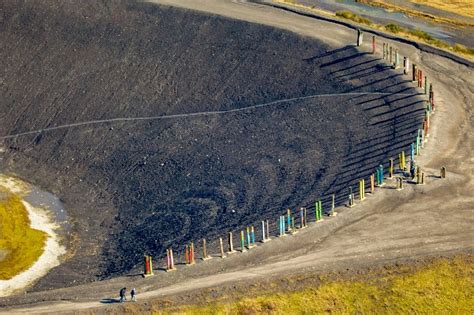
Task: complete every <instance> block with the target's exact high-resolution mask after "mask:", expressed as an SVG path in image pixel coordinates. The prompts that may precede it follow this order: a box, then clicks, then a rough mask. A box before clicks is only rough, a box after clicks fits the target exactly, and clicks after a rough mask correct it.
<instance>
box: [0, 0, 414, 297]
mask: <svg viewBox="0 0 474 315" xmlns="http://www.w3.org/2000/svg"><path fill="white" fill-rule="evenodd" d="M0 17H1V18H0V43H1V44H0V45H1V46H0V147H1V148H2V150H0V152H1V153H0V171H3V172H12V173H15V174H18V175H19V176H20V177H22V178H23V179H25V180H27V181H29V182H32V183H34V184H36V185H38V186H41V187H43V188H45V189H46V190H49V191H52V192H54V193H55V194H56V195H58V196H60V197H61V198H62V199H63V201H64V203H65V205H66V206H67V209H68V211H69V214H70V216H71V218H72V220H73V221H74V231H75V235H74V236H71V239H70V240H69V242H70V248H72V249H74V251H73V252H74V253H75V254H74V255H73V256H72V258H70V259H69V260H68V261H67V262H65V263H64V264H62V265H61V266H59V267H58V268H56V269H55V270H53V271H52V272H51V273H50V274H49V275H48V276H47V277H45V278H44V279H43V280H42V281H40V283H39V284H38V285H37V287H36V288H37V289H42V288H49V287H59V286H63V285H71V284H77V283H79V282H85V281H91V280H94V279H97V278H103V277H109V276H111V275H114V274H123V273H127V272H129V271H130V270H132V269H133V268H134V267H135V266H136V265H137V264H139V263H140V262H141V259H142V255H143V253H144V252H149V253H151V254H153V255H155V256H158V255H162V254H163V251H164V249H165V248H166V247H167V246H169V245H170V244H173V245H183V244H184V242H185V241H189V240H192V239H198V238H200V237H202V236H207V237H209V238H213V237H217V236H218V235H223V233H225V232H227V231H229V230H231V229H237V228H241V227H242V226H244V225H246V224H249V223H252V222H255V221H256V220H260V219H263V218H265V219H267V218H275V217H276V216H277V215H278V213H279V212H280V211H282V210H284V209H285V208H287V207H291V208H295V207H299V206H302V205H310V204H312V203H313V202H314V201H315V200H316V199H318V198H320V197H321V196H327V195H328V194H329V193H333V192H337V193H338V201H339V202H342V199H343V198H345V197H344V195H345V194H346V189H347V186H348V185H349V184H351V183H354V182H355V181H356V180H357V179H358V178H359V177H361V176H367V175H368V174H370V173H372V172H373V168H374V167H375V166H377V165H378V164H379V163H380V161H386V160H387V159H388V157H392V156H393V155H394V154H396V153H398V152H399V151H400V150H401V149H403V148H405V149H406V148H407V147H408V146H409V144H410V143H411V141H412V140H413V134H414V133H416V129H417V128H418V125H419V122H420V120H421V117H422V115H423V102H422V101H420V99H419V98H418V97H417V96H416V95H415V94H416V91H415V90H414V89H412V88H410V85H409V84H408V81H407V80H403V77H402V75H401V74H400V73H398V72H394V71H392V70H391V69H390V68H389V67H387V66H386V65H383V64H381V63H380V60H379V59H377V58H375V57H373V56H370V55H367V54H364V53H360V52H358V51H357V50H356V49H355V48H354V47H351V46H348V47H341V48H337V49H334V48H333V47H329V46H327V45H325V44H324V43H322V42H317V41H314V40H312V39H307V38H302V37H299V36H297V35H295V34H292V33H288V32H284V31H281V30H278V29H272V28H269V27H265V26H260V25H255V24H249V23H244V22H240V21H234V20H229V19H224V18H220V17H216V16H206V15H202V14H198V13H195V12H192V11H184V10H179V9H175V8H169V7H161V6H155V5H150V4H142V3H131V2H119V1H117V2H110V1H103V2H99V1H96V2H92V3H91V2H86V1H84V2H81V1H41V2H39V1H6V2H2V3H0ZM360 92H368V93H373V92H376V93H382V94H357V93H360ZM348 93H349V94H348ZM328 94H330V95H328ZM342 94H344V95H342ZM269 103H270V104H269ZM261 104H267V106H259V105H261ZM255 105H258V106H256V107H252V106H255ZM247 107H250V108H247ZM239 109H241V110H239ZM229 110H231V111H230V112H228V111H229ZM216 111H218V112H216ZM209 112H211V113H209ZM190 113H202V114H199V115H191V116H186V114H190ZM179 114H184V115H182V116H179V117H177V116H173V117H172V118H170V119H166V118H163V117H161V118H159V117H160V116H169V115H179ZM137 117H155V119H147V120H145V119H137V120H127V121H124V120H121V121H107V120H109V119H115V118H137ZM97 120H101V121H103V122H98V121H97ZM90 121H94V123H90V124H84V125H80V126H75V125H71V124H75V123H81V122H90ZM67 125H70V126H67ZM58 126H64V128H58V129H50V130H46V129H47V128H55V127H58ZM43 129H45V130H43ZM32 130H43V131H42V132H37V133H32V134H26V135H20V136H16V137H10V135H16V134H20V133H24V132H28V131H32ZM2 151H4V152H2ZM75 236H77V237H75Z"/></svg>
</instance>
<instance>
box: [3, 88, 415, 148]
mask: <svg viewBox="0 0 474 315" xmlns="http://www.w3.org/2000/svg"><path fill="white" fill-rule="evenodd" d="M351 95H353V96H358V95H390V96H395V95H410V96H415V95H416V94H411V93H382V92H354V93H333V94H315V95H308V96H302V97H293V98H286V99H281V100H276V101H272V102H267V103H262V104H257V105H252V106H246V107H242V108H234V109H228V110H217V111H206V112H196V113H185V114H173V115H163V116H146V117H118V118H109V119H99V120H89V121H82V122H77V123H71V124H64V125H60V126H54V127H46V128H43V129H37V130H29V131H25V132H19V133H16V134H11V135H6V136H1V137H0V140H2V139H11V138H16V137H21V136H26V135H32V134H37V133H42V132H47V131H53V130H58V129H69V128H75V127H82V126H90V125H98V124H104V123H117V122H133V121H140V120H142V121H146V120H165V119H176V118H188V117H198V116H211V115H223V114H229V113H236V112H243V111H248V110H253V109H258V108H262V107H267V106H272V105H278V104H283V103H287V102H292V101H300V100H306V99H312V98H318V97H332V96H351Z"/></svg>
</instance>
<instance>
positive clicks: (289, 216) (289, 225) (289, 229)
mask: <svg viewBox="0 0 474 315" xmlns="http://www.w3.org/2000/svg"><path fill="white" fill-rule="evenodd" d="M286 215H287V224H286V225H287V226H286V228H287V230H288V231H291V210H290V209H287V210H286Z"/></svg>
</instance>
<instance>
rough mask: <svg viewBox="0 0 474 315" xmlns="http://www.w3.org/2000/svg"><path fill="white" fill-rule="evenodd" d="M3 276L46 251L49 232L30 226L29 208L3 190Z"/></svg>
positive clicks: (0, 277)
mask: <svg viewBox="0 0 474 315" xmlns="http://www.w3.org/2000/svg"><path fill="white" fill-rule="evenodd" d="M0 222H1V224H0V249H1V250H2V251H4V252H6V253H7V254H6V256H5V257H4V259H3V260H2V261H0V280H8V279H11V278H13V277H14V276H15V275H17V274H19V273H20V272H22V271H25V270H27V269H28V268H29V267H31V266H32V265H33V263H34V262H35V261H36V260H38V258H39V257H40V256H41V254H42V253H43V247H44V244H45V241H46V237H47V235H46V233H44V232H42V231H38V230H35V229H32V228H30V219H29V218H28V212H27V210H26V208H25V207H24V205H23V203H22V202H21V199H20V198H19V197H18V196H16V195H14V194H12V193H11V192H8V191H5V190H2V191H1V199H0Z"/></svg>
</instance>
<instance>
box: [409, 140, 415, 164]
mask: <svg viewBox="0 0 474 315" xmlns="http://www.w3.org/2000/svg"><path fill="white" fill-rule="evenodd" d="M410 160H411V161H414V160H415V144H414V143H412V144H410Z"/></svg>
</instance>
